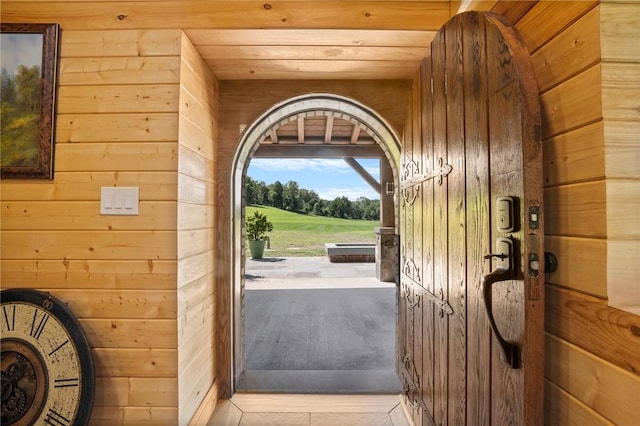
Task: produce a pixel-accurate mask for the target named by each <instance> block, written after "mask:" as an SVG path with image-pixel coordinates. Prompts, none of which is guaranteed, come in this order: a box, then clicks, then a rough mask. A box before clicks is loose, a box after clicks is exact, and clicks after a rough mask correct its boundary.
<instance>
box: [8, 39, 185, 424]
mask: <svg viewBox="0 0 640 426" xmlns="http://www.w3.org/2000/svg"><path fill="white" fill-rule="evenodd" d="M180 49H181V32H180V31H179V30H161V31H153V30H150V31H137V30H127V31H63V32H62V39H61V47H60V54H61V60H60V66H59V92H58V116H57V129H56V140H55V144H56V151H55V178H54V180H52V181H33V180H31V181H26V180H6V179H3V180H2V182H1V184H0V190H1V193H2V206H1V208H2V223H1V228H0V229H1V231H2V233H1V245H2V247H3V248H4V250H3V253H2V264H1V267H2V275H1V281H0V285H1V287H2V288H8V287H31V288H38V289H43V290H46V291H50V292H51V294H53V295H54V296H56V297H58V298H60V299H61V300H62V301H64V302H66V303H68V305H69V307H70V308H71V310H72V311H73V312H74V313H75V314H76V315H77V316H78V317H79V319H80V322H81V324H82V326H83V327H84V329H85V331H86V332H87V334H88V339H89V342H90V345H91V346H92V347H93V356H94V360H95V365H96V375H97V383H96V400H95V408H94V411H93V416H92V419H91V423H92V424H94V425H100V424H105V425H113V424H123V423H128V424H141V423H156V424H171V423H177V420H178V404H177V402H178V351H177V350H176V348H177V338H178V336H177V331H176V330H177V329H178V326H177V316H176V313H177V294H176V282H177V279H178V278H177V262H176V259H177V246H178V245H177V238H178V235H177V232H176V220H177V211H178V205H177V194H178V189H177V184H178V178H177V173H176V167H177V163H178V161H177V160H178V143H177V141H178V101H179V99H180V85H179V78H180ZM102 186H137V187H139V189H140V206H139V207H140V214H139V215H138V216H100V213H99V212H100V205H99V199H100V187H102Z"/></svg>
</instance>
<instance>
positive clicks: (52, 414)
mask: <svg viewBox="0 0 640 426" xmlns="http://www.w3.org/2000/svg"><path fill="white" fill-rule="evenodd" d="M44 422H45V423H46V424H48V425H53V426H60V425H62V426H69V425H70V424H71V420H70V419H68V418H66V417H65V416H63V415H62V414H60V413H58V412H57V411H55V410H54V409H53V408H50V409H49V412H48V413H47V415H46V416H45V418H44Z"/></svg>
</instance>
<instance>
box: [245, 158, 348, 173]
mask: <svg viewBox="0 0 640 426" xmlns="http://www.w3.org/2000/svg"><path fill="white" fill-rule="evenodd" d="M250 165H251V167H255V168H258V169H262V170H267V171H282V172H291V171H293V172H297V171H302V170H311V171H320V172H341V173H346V172H348V171H349V170H351V167H349V165H348V164H347V163H345V162H344V161H343V160H341V159H319V158H254V159H253V160H251V164H250Z"/></svg>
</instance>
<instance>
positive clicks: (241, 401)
mask: <svg viewBox="0 0 640 426" xmlns="http://www.w3.org/2000/svg"><path fill="white" fill-rule="evenodd" d="M409 424H410V423H409V422H408V421H407V417H406V415H405V413H404V411H403V408H402V405H401V404H400V397H399V396H398V395H302V394H240V393H238V394H235V395H234V396H233V397H232V398H231V399H230V400H225V401H220V402H219V403H218V406H217V407H216V410H215V412H214V413H213V416H212V417H211V419H210V420H209V422H208V423H207V426H342V425H349V426H409Z"/></svg>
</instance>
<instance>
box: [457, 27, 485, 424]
mask: <svg viewBox="0 0 640 426" xmlns="http://www.w3.org/2000/svg"><path fill="white" fill-rule="evenodd" d="M463 25H464V34H463V37H464V38H465V39H466V38H470V39H471V40H473V43H471V42H470V43H469V44H466V45H465V51H464V64H463V66H464V70H465V79H464V92H465V99H464V102H465V123H466V124H465V139H466V140H467V141H468V143H467V144H466V146H465V157H466V169H467V184H466V190H467V204H468V205H469V206H473V207H472V209H473V214H469V215H468V218H467V225H466V226H467V235H466V243H467V258H468V260H469V261H468V262H467V268H468V270H467V280H468V281H467V307H468V320H469V321H468V329H467V333H468V341H469V345H468V349H467V357H468V360H467V364H468V370H467V394H468V395H469V396H470V397H469V398H468V399H467V419H468V420H469V421H471V422H472V423H474V424H477V425H488V424H490V421H491V412H490V404H489V403H488V402H487V401H486V399H484V398H478V396H480V395H489V394H490V393H491V375H490V372H489V370H488V369H487V368H486V367H485V366H486V365H488V363H489V362H490V359H491V329H490V327H489V320H488V318H487V315H486V313H485V308H484V302H483V299H482V288H481V284H482V279H483V277H484V275H486V274H488V273H489V272H490V271H489V264H488V263H487V261H485V260H484V259H483V256H484V255H485V254H487V253H490V252H491V234H490V230H489V226H487V225H488V223H489V204H490V197H489V170H488V168H487V167H486V164H487V163H488V161H489V145H488V144H489V129H488V122H489V117H488V114H489V111H488V108H487V107H486V105H488V93H487V83H486V79H485V78H479V77H478V76H484V75H486V72H487V58H486V39H485V24H484V20H482V19H480V17H479V16H478V15H467V16H465V17H464V19H463ZM480 105H482V106H485V107H480Z"/></svg>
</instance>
